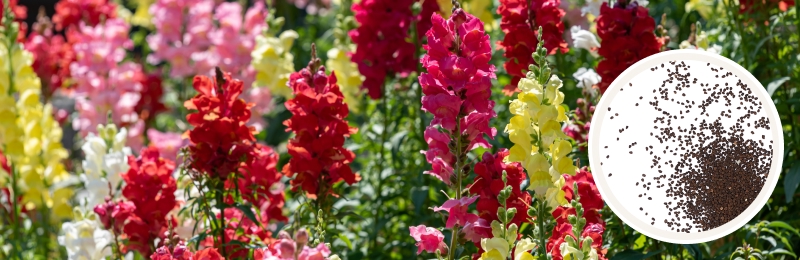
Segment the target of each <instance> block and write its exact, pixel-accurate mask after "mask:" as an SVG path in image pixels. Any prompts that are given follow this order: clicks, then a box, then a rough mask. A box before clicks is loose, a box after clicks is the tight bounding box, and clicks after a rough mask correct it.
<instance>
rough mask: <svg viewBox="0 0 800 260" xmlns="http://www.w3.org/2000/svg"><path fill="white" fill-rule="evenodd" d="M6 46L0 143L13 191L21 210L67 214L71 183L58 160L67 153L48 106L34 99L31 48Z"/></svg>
mask: <svg viewBox="0 0 800 260" xmlns="http://www.w3.org/2000/svg"><path fill="white" fill-rule="evenodd" d="M0 41H6V38H4V37H2V36H0ZM7 47H9V48H6V47H2V48H0V65H1V66H2V68H0V118H2V120H0V137H1V138H0V144H2V146H4V147H5V151H4V152H5V155H6V156H7V157H8V160H9V162H10V163H11V165H12V166H13V167H14V169H15V171H16V177H17V178H15V179H14V182H16V183H15V185H13V186H14V187H16V188H18V189H19V190H14V194H16V196H20V197H21V198H22V200H21V202H22V205H23V208H24V209H25V210H33V209H39V208H42V207H47V208H49V209H50V211H51V212H52V213H53V215H52V217H53V220H56V219H60V218H64V217H70V216H71V215H72V207H70V206H69V200H70V197H71V196H72V189H71V188H69V187H68V186H66V185H63V183H65V182H66V181H68V180H69V174H68V173H67V172H66V170H65V168H64V165H63V164H62V160H64V159H66V158H67V156H68V154H67V151H66V150H65V149H64V148H63V147H62V146H61V137H62V131H61V127H60V126H59V124H58V122H56V121H55V120H54V119H53V117H52V114H53V108H52V106H51V105H50V104H42V103H40V96H41V83H40V81H39V78H38V77H36V74H35V73H34V71H33V69H32V68H31V64H32V63H33V57H32V55H31V53H29V52H27V51H25V50H24V49H22V48H21V46H19V45H15V44H14V45H11V46H7ZM12 76H13V78H12ZM0 184H3V186H5V183H0ZM12 201H13V200H12Z"/></svg>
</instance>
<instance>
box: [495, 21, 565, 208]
mask: <svg viewBox="0 0 800 260" xmlns="http://www.w3.org/2000/svg"><path fill="white" fill-rule="evenodd" d="M540 35H541V34H540ZM539 37H541V36H539ZM543 44H544V43H543V42H541V41H540V42H539V44H538V47H537V49H536V52H534V54H533V55H532V57H533V59H534V60H535V61H536V63H537V64H541V66H535V65H531V66H530V69H531V71H529V72H528V73H527V76H526V77H525V78H522V79H521V80H520V81H519V85H518V88H519V90H521V91H522V92H520V93H519V94H518V96H517V98H516V99H514V100H512V101H511V104H510V105H509V110H511V113H512V114H514V116H513V117H512V118H511V120H510V122H509V123H508V125H506V129H505V132H506V133H508V137H509V139H510V140H511V142H513V143H514V146H513V147H511V150H510V151H509V155H508V157H506V161H509V162H520V163H522V166H523V167H525V170H526V171H527V172H528V175H529V176H530V186H529V189H531V190H534V192H535V193H536V195H537V196H538V197H539V198H543V199H544V200H546V201H547V203H548V204H549V207H551V209H554V208H555V207H556V206H559V205H561V204H564V203H565V201H564V199H563V192H562V191H561V186H562V185H563V183H564V179H563V178H562V177H561V175H562V174H575V170H576V168H575V166H574V165H573V164H572V159H571V158H569V157H568V156H567V155H568V154H569V153H570V152H572V145H571V144H570V142H569V141H567V136H566V135H565V134H564V133H563V132H562V131H561V123H564V122H566V121H567V115H566V113H565V112H566V111H565V109H564V107H563V106H561V103H562V102H563V101H564V93H562V92H561V91H560V90H559V89H560V88H561V87H562V82H561V79H559V78H558V76H556V75H551V73H550V68H549V67H547V64H546V60H545V56H546V55H547V50H546V49H545V48H543Z"/></svg>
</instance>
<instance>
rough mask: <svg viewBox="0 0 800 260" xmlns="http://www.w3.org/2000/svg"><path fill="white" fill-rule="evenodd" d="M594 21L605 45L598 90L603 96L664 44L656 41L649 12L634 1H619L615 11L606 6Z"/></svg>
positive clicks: (598, 65) (653, 22)
mask: <svg viewBox="0 0 800 260" xmlns="http://www.w3.org/2000/svg"><path fill="white" fill-rule="evenodd" d="M595 21H596V22H597V35H598V36H599V37H600V39H601V41H602V43H603V44H602V45H601V46H600V49H599V50H598V54H600V56H603V60H601V61H600V63H598V64H597V73H598V74H600V76H601V77H602V81H600V83H599V84H598V87H599V88H600V92H601V93H603V92H605V91H606V89H607V88H608V87H609V86H610V85H611V82H614V79H616V78H617V76H619V74H621V73H622V72H623V71H625V69H627V68H628V67H630V66H631V65H633V64H634V63H636V62H637V61H639V60H641V59H644V58H646V57H647V56H650V55H653V54H655V53H658V52H659V51H660V50H661V46H662V45H663V41H660V40H659V39H658V38H656V35H655V33H654V30H655V26H656V23H655V20H653V18H652V17H650V16H649V15H648V14H647V8H645V7H642V6H639V4H638V3H637V2H635V1H634V2H632V3H627V1H618V2H617V3H616V4H615V6H614V7H613V8H612V7H609V6H608V3H603V5H602V6H601V7H600V16H598V17H597V19H596V20H595Z"/></svg>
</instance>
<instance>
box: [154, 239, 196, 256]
mask: <svg viewBox="0 0 800 260" xmlns="http://www.w3.org/2000/svg"><path fill="white" fill-rule="evenodd" d="M193 257H194V253H192V252H191V251H189V249H188V248H186V243H185V242H183V241H179V242H178V244H177V245H174V246H170V245H163V246H161V247H159V248H156V251H155V252H154V253H153V254H152V255H150V259H151V260H192V259H194V258H193Z"/></svg>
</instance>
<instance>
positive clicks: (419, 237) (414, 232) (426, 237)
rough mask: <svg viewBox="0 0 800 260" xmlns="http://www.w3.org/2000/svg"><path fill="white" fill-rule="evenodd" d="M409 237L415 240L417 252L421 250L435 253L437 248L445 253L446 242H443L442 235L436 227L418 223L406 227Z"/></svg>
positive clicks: (419, 252)
mask: <svg viewBox="0 0 800 260" xmlns="http://www.w3.org/2000/svg"><path fill="white" fill-rule="evenodd" d="M408 230H409V233H411V237H413V238H414V240H416V241H417V254H421V253H422V251H425V252H428V253H436V250H439V252H440V253H442V254H447V244H445V243H444V235H442V232H441V231H439V230H438V229H435V228H432V227H426V226H425V225H419V226H416V227H413V226H412V227H408Z"/></svg>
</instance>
